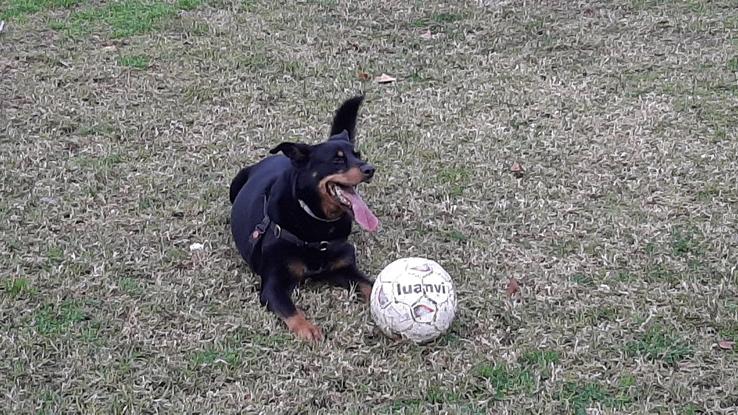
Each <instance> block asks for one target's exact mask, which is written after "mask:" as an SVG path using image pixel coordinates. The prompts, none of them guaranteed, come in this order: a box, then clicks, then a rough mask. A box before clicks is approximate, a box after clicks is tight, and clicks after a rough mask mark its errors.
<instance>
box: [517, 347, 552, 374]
mask: <svg viewBox="0 0 738 415" xmlns="http://www.w3.org/2000/svg"><path fill="white" fill-rule="evenodd" d="M560 361H561V356H560V355H559V352H557V351H555V350H530V351H527V352H525V353H523V354H522V355H521V356H520V357H519V358H518V363H520V364H521V365H522V366H523V367H524V368H526V369H529V370H532V371H535V372H536V373H538V374H539V375H540V377H541V379H544V380H545V379H549V378H551V366H552V365H556V364H558V363H559V362H560Z"/></svg>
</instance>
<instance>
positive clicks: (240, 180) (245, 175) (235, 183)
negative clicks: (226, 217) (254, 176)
mask: <svg viewBox="0 0 738 415" xmlns="http://www.w3.org/2000/svg"><path fill="white" fill-rule="evenodd" d="M249 170H251V168H250V167H244V168H242V169H241V171H239V172H238V174H237V175H236V177H234V178H233V180H232V181H231V192H230V193H231V194H230V197H231V204H233V202H234V201H235V200H236V196H238V192H240V191H241V188H242V187H243V185H245V184H246V182H247V181H248V180H249Z"/></svg>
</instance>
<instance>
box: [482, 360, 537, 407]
mask: <svg viewBox="0 0 738 415" xmlns="http://www.w3.org/2000/svg"><path fill="white" fill-rule="evenodd" d="M476 374H477V377H479V378H481V379H483V380H485V381H487V382H489V384H490V386H491V387H492V390H493V392H494V397H495V399H502V398H504V397H505V396H507V395H510V394H517V393H530V392H531V391H532V390H533V387H534V386H535V381H534V378H533V374H532V373H531V372H530V371H529V370H527V369H519V368H514V367H509V366H507V365H504V364H497V365H490V364H488V363H484V364H481V365H479V366H478V367H477V369H476Z"/></svg>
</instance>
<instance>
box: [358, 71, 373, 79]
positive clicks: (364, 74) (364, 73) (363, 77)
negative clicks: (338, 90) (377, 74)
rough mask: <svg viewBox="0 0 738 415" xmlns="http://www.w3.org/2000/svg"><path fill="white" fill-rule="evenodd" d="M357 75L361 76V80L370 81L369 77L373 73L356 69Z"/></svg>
mask: <svg viewBox="0 0 738 415" xmlns="http://www.w3.org/2000/svg"><path fill="white" fill-rule="evenodd" d="M356 77H357V78H359V80H360V81H368V80H369V78H371V75H369V74H368V73H366V72H364V71H356Z"/></svg>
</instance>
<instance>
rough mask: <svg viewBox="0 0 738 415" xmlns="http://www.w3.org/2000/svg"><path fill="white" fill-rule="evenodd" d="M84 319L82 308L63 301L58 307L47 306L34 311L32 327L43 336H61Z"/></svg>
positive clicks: (71, 302) (73, 303)
mask: <svg viewBox="0 0 738 415" xmlns="http://www.w3.org/2000/svg"><path fill="white" fill-rule="evenodd" d="M85 318H86V316H85V313H84V311H83V310H82V307H81V306H80V305H79V304H78V303H76V302H73V301H65V302H63V303H61V304H60V305H53V304H47V305H45V306H43V307H41V308H40V309H39V310H37V311H36V313H35V316H34V327H35V328H36V331H37V332H38V333H39V334H41V335H43V336H51V335H57V334H63V333H64V332H66V331H68V330H69V329H70V328H72V327H73V326H74V325H75V324H77V323H79V322H80V321H82V320H85Z"/></svg>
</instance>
